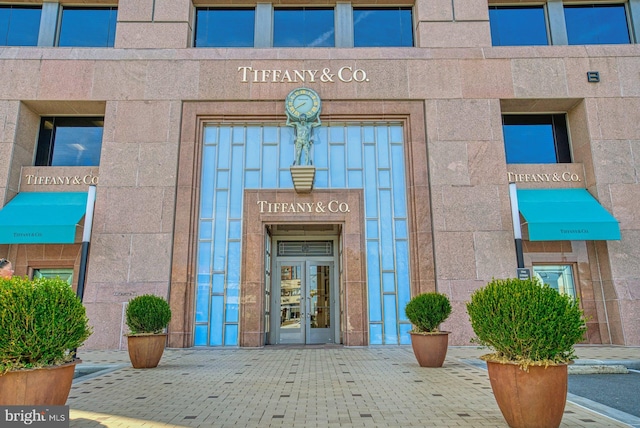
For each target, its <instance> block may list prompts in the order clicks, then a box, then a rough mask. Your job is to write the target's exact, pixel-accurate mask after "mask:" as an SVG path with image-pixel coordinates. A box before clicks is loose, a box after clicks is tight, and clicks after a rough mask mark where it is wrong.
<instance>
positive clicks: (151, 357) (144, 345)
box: [127, 333, 167, 369]
mask: <svg viewBox="0 0 640 428" xmlns="http://www.w3.org/2000/svg"><path fill="white" fill-rule="evenodd" d="M166 341H167V335H166V333H163V334H146V335H140V336H127V345H128V348H129V359H130V360H131V365H132V366H133V367H134V368H136V369H150V368H153V367H157V366H158V363H159V362H160V358H162V354H163V352H164V345H165V343H166Z"/></svg>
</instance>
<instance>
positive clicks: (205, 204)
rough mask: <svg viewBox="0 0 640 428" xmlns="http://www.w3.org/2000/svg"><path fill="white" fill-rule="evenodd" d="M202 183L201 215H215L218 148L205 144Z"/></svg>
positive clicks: (207, 216)
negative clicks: (215, 179)
mask: <svg viewBox="0 0 640 428" xmlns="http://www.w3.org/2000/svg"><path fill="white" fill-rule="evenodd" d="M202 157H203V159H202V183H200V189H201V190H200V207H201V208H200V210H201V214H200V216H201V217H203V218H211V217H213V186H214V174H215V161H216V148H215V146H205V147H204V153H203V155H202Z"/></svg>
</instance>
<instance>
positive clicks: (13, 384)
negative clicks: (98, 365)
mask: <svg viewBox="0 0 640 428" xmlns="http://www.w3.org/2000/svg"><path fill="white" fill-rule="evenodd" d="M81 362H82V361H81V360H79V359H75V360H73V361H71V362H69V363H67V364H62V365H60V366H52V367H43V368H40V369H30V370H16V371H11V372H7V373H5V374H3V375H0V405H2V406H64V405H65V403H66V402H67V398H68V397H69V391H70V390H71V383H72V382H73V372H74V370H75V367H76V364H78V363H81Z"/></svg>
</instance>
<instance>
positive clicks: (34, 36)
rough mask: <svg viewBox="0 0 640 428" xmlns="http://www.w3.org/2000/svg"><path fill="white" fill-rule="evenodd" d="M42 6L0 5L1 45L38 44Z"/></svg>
mask: <svg viewBox="0 0 640 428" xmlns="http://www.w3.org/2000/svg"><path fill="white" fill-rule="evenodd" d="M41 12H42V8H41V7H40V6H37V7H31V6H15V5H14V6H0V46H37V45H38V33H39V32H40V14H41Z"/></svg>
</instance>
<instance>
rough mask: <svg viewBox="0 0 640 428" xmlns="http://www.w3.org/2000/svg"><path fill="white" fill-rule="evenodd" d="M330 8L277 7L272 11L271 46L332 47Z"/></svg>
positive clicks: (332, 20)
mask: <svg viewBox="0 0 640 428" xmlns="http://www.w3.org/2000/svg"><path fill="white" fill-rule="evenodd" d="M333 15H334V13H333V9H332V8H307V7H301V8H279V9H275V10H274V11H273V46H275V47H306V48H317V47H333V46H335V27H334V18H333Z"/></svg>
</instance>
